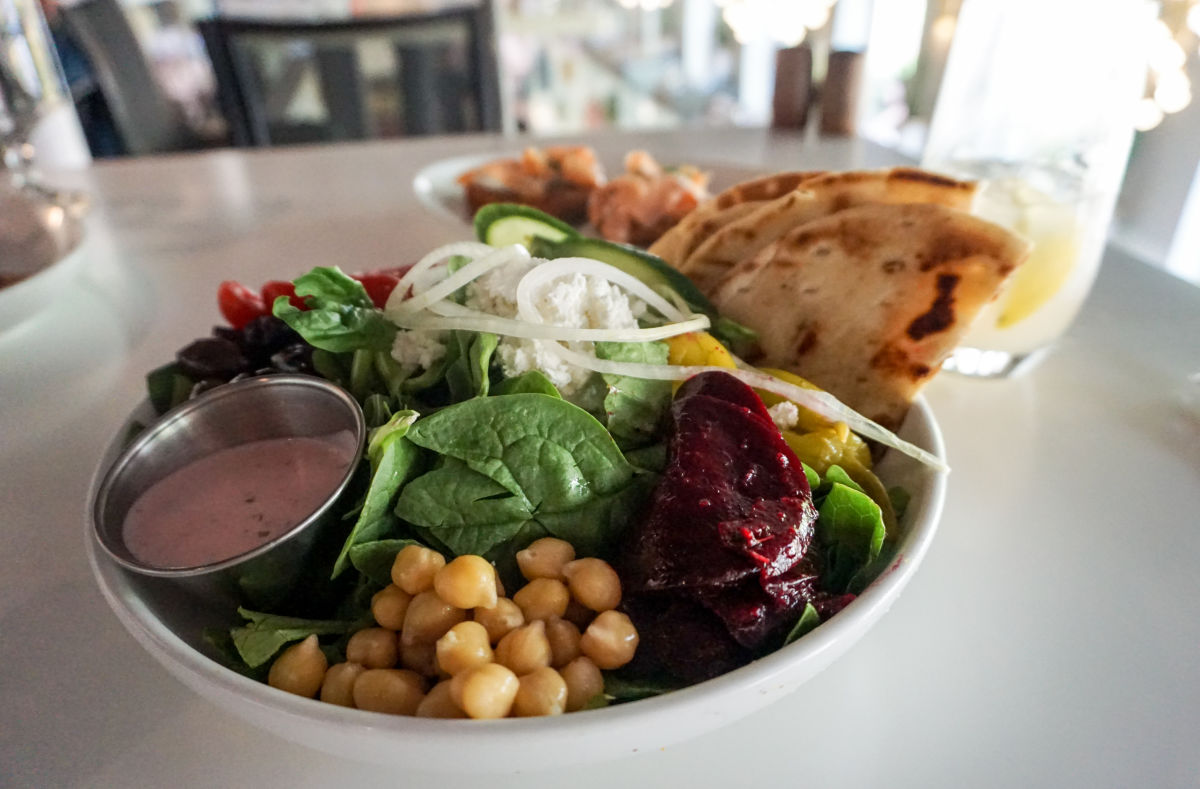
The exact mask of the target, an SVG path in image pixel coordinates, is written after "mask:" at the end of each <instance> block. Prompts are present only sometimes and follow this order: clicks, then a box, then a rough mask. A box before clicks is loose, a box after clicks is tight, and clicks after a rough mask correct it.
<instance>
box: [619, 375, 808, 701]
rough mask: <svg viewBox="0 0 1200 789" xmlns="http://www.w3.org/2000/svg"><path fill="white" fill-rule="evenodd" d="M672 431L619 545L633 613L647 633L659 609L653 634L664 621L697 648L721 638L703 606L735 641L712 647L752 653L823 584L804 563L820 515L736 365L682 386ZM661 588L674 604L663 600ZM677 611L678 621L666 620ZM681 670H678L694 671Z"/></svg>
mask: <svg viewBox="0 0 1200 789" xmlns="http://www.w3.org/2000/svg"><path fill="white" fill-rule="evenodd" d="M670 429H671V433H670V439H669V444H668V461H667V467H666V469H665V470H664V471H663V475H662V478H661V479H660V481H659V484H658V486H657V487H656V488H655V491H654V494H653V495H652V497H651V502H650V506H649V509H648V511H647V513H646V516H645V518H644V519H643V520H642V522H641V523H639V524H638V525H637V526H635V527H634V528H633V529H631V531H630V533H629V534H628V535H627V540H626V545H625V547H624V550H623V551H622V552H621V555H622V561H621V567H620V571H621V574H622V585H623V588H624V589H625V591H626V594H627V596H628V597H629V600H630V604H629V605H628V606H627V609H628V610H629V611H630V615H631V617H633V618H634V621H635V623H638V624H639V629H642V627H641V625H642V624H643V623H639V622H638V618H639V617H644V616H646V613H647V610H655V609H659V610H656V615H655V616H654V618H653V620H651V621H646V622H644V624H645V626H646V629H647V630H648V629H660V628H665V629H666V630H668V631H669V632H672V633H674V634H675V635H676V636H677V637H682V638H683V639H684V640H686V641H690V643H692V644H696V643H697V638H698V637H700V636H702V637H703V638H705V639H711V638H713V635H712V633H711V632H709V631H711V628H708V627H705V628H700V629H703V630H705V631H706V632H704V633H702V634H701V633H699V632H698V631H697V629H698V628H699V626H698V625H697V622H698V621H705V620H704V619H703V617H701V618H699V619H698V618H697V615H696V614H695V613H694V609H695V607H697V606H698V607H699V608H702V609H704V610H706V611H708V612H710V613H711V614H712V615H714V616H715V618H716V621H718V622H720V623H721V625H722V626H723V627H722V628H719V629H718V632H720V637H721V638H723V639H725V640H726V641H729V642H731V643H732V644H736V646H737V647H738V648H737V649H734V648H733V647H732V646H730V645H729V644H726V645H722V646H717V645H713V646H712V650H711V651H713V652H715V653H717V654H722V655H726V656H728V655H731V654H735V655H742V656H743V657H744V656H745V655H749V654H753V653H754V652H756V651H759V650H761V649H763V648H765V647H766V646H767V645H768V643H769V642H771V641H772V639H774V638H775V637H776V636H777V635H778V634H779V633H780V632H781V630H783V629H784V628H786V627H787V626H790V624H792V623H794V621H795V619H796V618H797V617H798V616H799V614H800V612H801V611H802V610H803V607H804V605H805V603H806V602H807V601H808V600H809V599H811V598H812V597H813V595H814V593H815V589H816V587H817V577H816V571H815V567H816V564H815V563H813V562H812V561H804V560H805V557H806V555H807V553H808V551H809V548H810V545H811V543H812V538H813V526H814V523H815V522H816V518H817V512H816V509H815V507H814V506H813V502H812V493H811V491H809V489H808V482H807V480H806V479H805V477H804V472H803V469H802V467H801V465H800V462H799V461H798V460H797V459H796V457H795V455H794V454H793V453H792V451H791V449H790V448H789V447H788V446H787V444H786V443H785V442H784V440H783V438H782V436H781V435H780V434H779V430H778V428H776V427H775V425H774V424H773V423H772V422H771V420H770V418H769V415H768V414H767V411H766V408H765V407H764V406H763V404H762V401H761V400H759V398H758V396H757V395H756V394H755V393H754V391H753V390H752V389H750V388H749V387H748V386H746V385H745V384H743V383H742V382H741V381H739V380H737V379H736V378H734V377H733V376H731V375H728V374H727V373H717V372H712V373H703V374H701V375H698V376H695V377H694V378H692V379H690V380H688V381H687V382H686V383H685V384H684V385H683V386H681V387H680V389H679V392H678V394H677V395H676V398H675V402H674V403H673V404H672V407H671V425H670ZM664 594H669V599H671V600H673V601H674V602H673V604H672V605H670V606H664V605H663V604H662V603H661V600H662V599H668V598H661V597H660V596H662V595H664ZM648 600H658V601H660V602H659V603H658V604H656V605H649V604H648V602H647V601H648ZM681 601H688V603H689V605H687V606H685V605H683V603H682V602H681ZM680 611H689V612H690V613H688V614H687V615H686V616H685V615H682V614H679V613H678V612H680ZM672 612H674V615H677V616H678V621H664V619H670V618H671V616H672V615H673V613H672ZM710 624H711V622H710ZM691 631H697V632H691ZM642 649H647V650H648V651H649V653H651V654H648V656H647V658H646V662H647V663H658V664H672V663H679V660H678V658H677V656H672V655H654V654H652V653H653V652H654V649H655V647H654V642H653V641H651V642H650V643H649V644H646V645H644V646H643V647H641V648H639V652H641V651H642ZM747 659H748V658H747ZM675 669H676V670H677V671H678V672H680V676H681V677H682V676H684V672H686V674H687V675H688V676H692V675H695V674H696V673H697V672H696V670H695V669H694V667H693V668H689V667H687V666H683V665H676V666H675ZM700 673H704V672H700Z"/></svg>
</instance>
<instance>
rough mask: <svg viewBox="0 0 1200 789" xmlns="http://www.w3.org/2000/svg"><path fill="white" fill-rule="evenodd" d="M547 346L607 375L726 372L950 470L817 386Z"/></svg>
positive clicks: (679, 376) (673, 376)
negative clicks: (625, 359) (606, 356)
mask: <svg viewBox="0 0 1200 789" xmlns="http://www.w3.org/2000/svg"><path fill="white" fill-rule="evenodd" d="M549 350H550V351H552V352H553V353H555V354H557V355H558V356H559V358H561V359H563V360H565V361H567V362H570V363H571V364H574V365H577V366H579V367H583V368H585V369H588V370H593V371H595V372H598V373H608V374H609V375H627V376H630V377H633V378H647V379H651V380H656V381H683V380H685V379H688V378H691V377H692V376H693V375H698V374H700V373H705V372H722V373H728V374H730V375H732V376H733V377H735V378H737V379H738V380H740V381H741V382H742V383H744V384H746V385H747V386H751V387H753V388H755V389H763V390H766V391H768V392H773V393H774V394H777V395H779V396H780V397H783V398H786V399H787V400H791V401H792V402H794V403H796V404H797V405H801V406H804V407H805V408H807V409H809V410H810V411H814V412H816V413H817V414H819V415H821V416H823V417H825V418H826V419H829V420H831V421H834V422H845V423H846V426H847V427H849V428H850V429H851V430H853V431H854V432H855V433H858V434H859V435H860V436H862V437H863V438H870V439H873V440H875V441H878V442H879V443H880V444H883V445H885V446H889V447H891V448H893V449H895V450H897V451H898V452H902V453H904V454H905V455H908V456H909V457H911V458H914V459H915V460H918V461H920V462H921V463H924V464H925V465H927V466H930V467H932V468H935V469H937V470H938V471H949V470H950V468H949V467H948V466H947V465H946V464H945V463H944V462H942V460H941V459H940V458H939V457H937V456H936V455H934V454H931V453H930V452H927V451H925V450H924V449H921V448H920V447H919V446H917V445H916V444H912V443H910V442H908V441H905V440H904V439H902V438H900V437H899V436H897V435H896V434H895V433H893V432H892V431H890V430H888V429H887V428H886V427H884V426H883V425H880V424H879V423H877V422H873V421H871V420H870V419H867V418H866V417H865V416H863V415H862V414H860V413H858V412H857V411H855V410H854V409H852V408H850V407H849V406H847V405H845V404H844V403H842V402H841V401H840V400H838V399H837V398H836V397H834V396H833V395H831V394H829V393H828V392H824V391H821V390H818V389H805V388H804V387H801V386H796V385H795V384H790V383H788V382H787V381H781V380H779V379H778V378H776V377H774V376H772V375H768V374H767V373H764V372H760V371H757V370H743V369H737V370H731V369H729V368H727V367H713V366H708V365H690V366H684V365H670V364H663V365H660V364H644V363H641V362H617V361H612V360H609V359H599V358H597V357H595V356H592V355H591V354H586V353H580V352H579V351H575V350H572V349H570V348H566V347H563V346H562V345H558V344H555V345H551V346H549Z"/></svg>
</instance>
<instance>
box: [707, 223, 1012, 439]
mask: <svg viewBox="0 0 1200 789" xmlns="http://www.w3.org/2000/svg"><path fill="white" fill-rule="evenodd" d="M1028 252H1029V247H1028V244H1027V243H1026V242H1025V241H1024V240H1022V239H1021V238H1019V237H1018V236H1016V235H1014V234H1013V233H1010V232H1009V231H1008V230H1005V229H1004V228H1002V227H1000V226H999V225H995V224H992V223H991V222H987V221H985V220H982V219H979V218H977V217H974V216H971V215H970V214H967V213H965V212H963V211H958V210H956V209H953V208H946V207H945V206H940V205H920V204H914V205H888V204H875V205H866V206H858V207H855V208H848V209H846V210H844V211H839V212H838V213H836V214H833V215H832V216H828V217H824V218H821V219H818V220H816V221H813V222H809V223H807V224H805V225H802V226H800V227H797V228H795V229H794V230H792V231H790V232H788V233H787V234H786V235H784V236H783V237H782V238H780V239H778V240H777V241H775V242H773V243H771V244H770V245H769V246H767V247H766V248H764V249H762V250H760V251H759V252H758V253H757V254H756V255H754V256H752V257H750V258H747V259H746V260H744V261H742V262H741V263H739V264H737V265H736V266H734V267H733V268H732V269H730V271H728V272H727V274H726V276H725V277H724V278H723V279H722V280H721V281H720V282H719V283H718V284H717V285H716V286H715V287H713V288H710V289H709V290H708V291H707V295H708V296H709V298H711V299H712V301H713V303H714V304H716V306H717V308H718V309H720V311H721V313H722V314H723V315H725V316H727V317H729V318H732V319H733V320H735V321H739V322H741V323H743V324H745V325H747V326H749V327H750V328H752V329H754V330H756V331H757V332H758V335H759V343H760V352H759V354H758V356H757V357H756V358H753V359H751V361H753V362H755V363H757V364H760V365H763V366H768V367H780V368H783V369H787V370H791V371H792V372H795V373H796V374H798V375H801V376H803V377H804V378H807V379H808V380H810V381H812V382H813V383H814V384H816V385H817V386H820V387H821V388H823V389H826V390H827V391H829V392H831V393H832V394H833V395H834V396H836V397H837V398H839V399H840V400H842V401H843V402H844V403H846V404H847V405H849V406H850V407H851V408H854V409H855V410H856V411H858V412H859V413H861V414H863V415H864V416H866V417H868V418H870V419H873V420H875V421H876V422H879V423H880V424H881V425H883V426H885V427H887V428H889V429H892V430H895V429H896V428H898V427H899V426H900V423H901V422H902V421H903V419H904V415H905V413H906V412H907V410H908V406H909V404H910V402H911V401H912V399H913V397H915V396H916V394H917V391H918V390H919V389H920V388H921V386H922V385H924V383H925V382H926V381H927V380H928V379H929V378H930V377H931V376H932V375H933V374H934V373H936V372H937V371H938V369H939V368H940V366H941V364H942V361H943V360H944V359H945V358H946V356H947V355H949V353H950V351H951V350H953V349H954V347H955V345H957V344H958V342H959V340H960V339H961V338H962V336H963V333H964V332H965V331H966V329H967V328H968V327H969V326H970V324H971V322H972V320H973V319H974V318H975V317H976V315H977V314H978V313H979V310H980V309H981V308H982V307H983V306H984V305H985V304H987V302H988V301H990V300H991V299H992V298H993V297H994V296H995V294H996V292H997V290H998V288H999V287H1000V285H1001V283H1003V281H1004V279H1005V278H1006V277H1007V276H1008V275H1009V274H1010V273H1011V272H1012V271H1013V269H1015V268H1016V267H1017V266H1018V265H1020V264H1021V263H1022V262H1023V261H1024V259H1025V257H1026V256H1027V255H1028Z"/></svg>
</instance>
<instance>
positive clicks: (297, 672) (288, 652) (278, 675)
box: [267, 635, 329, 699]
mask: <svg viewBox="0 0 1200 789" xmlns="http://www.w3.org/2000/svg"><path fill="white" fill-rule="evenodd" d="M328 667H329V661H328V660H326V659H325V653H324V652H322V651H321V647H320V645H319V644H318V643H317V637H316V635H310V636H309V637H308V638H306V639H304V640H303V641H301V642H300V643H298V644H292V645H291V646H290V647H288V648H287V649H285V650H283V652H282V653H281V654H280V655H279V657H277V658H275V662H274V663H272V664H271V670H270V671H269V672H268V673H267V684H268V685H270V686H271V687H273V688H279V689H280V690H286V691H287V692H288V693H295V694H296V695H297V696H305V697H307V698H310V699H311V698H312V697H313V696H315V695H317V691H318V690H320V689H321V682H322V680H324V679H325V669H326V668H328Z"/></svg>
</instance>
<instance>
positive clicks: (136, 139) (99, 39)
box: [62, 0, 199, 155]
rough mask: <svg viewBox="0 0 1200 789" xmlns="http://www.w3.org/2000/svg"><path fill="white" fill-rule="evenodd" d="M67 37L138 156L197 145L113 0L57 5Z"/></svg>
mask: <svg viewBox="0 0 1200 789" xmlns="http://www.w3.org/2000/svg"><path fill="white" fill-rule="evenodd" d="M62 15H63V20H64V22H65V24H66V25H67V28H68V29H69V31H70V33H71V35H72V37H73V38H74V39H75V40H76V41H77V42H78V44H79V46H80V47H81V48H82V49H83V51H84V53H85V54H86V55H87V58H88V60H89V61H91V64H92V68H93V70H94V71H95V76H96V82H97V84H98V85H99V86H100V93H101V95H103V97H104V100H105V103H106V104H107V105H108V109H109V112H110V113H111V114H112V118H113V123H114V125H115V126H116V129H117V133H118V134H119V135H120V136H121V139H122V142H123V143H124V145H125V149H126V151H127V152H128V153H130V154H134V155H138V154H146V153H160V152H166V151H179V150H185V149H189V148H194V147H197V145H198V144H199V140H198V137H197V135H196V134H195V132H194V131H193V130H192V129H191V127H190V126H188V125H187V122H186V120H185V119H184V117H183V113H182V111H180V109H179V108H178V107H176V106H175V105H174V104H172V103H171V100H170V99H169V98H167V94H166V93H165V92H164V91H163V89H162V88H161V86H159V84H158V83H157V82H156V81H155V79H154V73H153V72H152V71H151V69H150V63H149V61H148V60H147V59H146V55H145V53H144V52H143V51H142V48H141V45H140V44H139V43H138V40H137V37H136V36H135V35H134V32H133V28H132V27H130V24H129V19H128V18H127V17H126V16H125V12H124V10H123V9H122V8H121V4H120V3H119V2H118V0H84V1H83V2H80V3H75V4H72V5H66V4H64V5H63V6H62Z"/></svg>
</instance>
